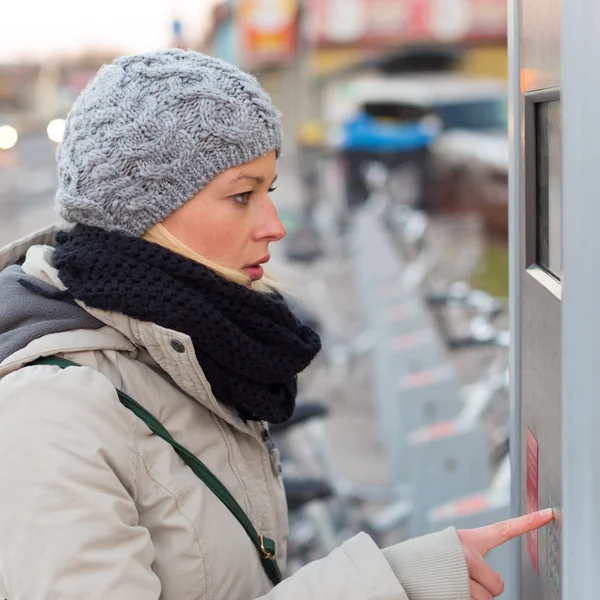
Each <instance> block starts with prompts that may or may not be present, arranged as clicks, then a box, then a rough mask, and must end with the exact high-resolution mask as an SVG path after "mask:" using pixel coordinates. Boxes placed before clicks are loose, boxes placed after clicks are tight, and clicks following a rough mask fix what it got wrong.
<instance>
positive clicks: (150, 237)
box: [142, 223, 282, 294]
mask: <svg viewBox="0 0 600 600" xmlns="http://www.w3.org/2000/svg"><path fill="white" fill-rule="evenodd" d="M142 239H144V240H146V241H147V242H152V243H153V244H158V245H159V246H162V247H163V248H166V249H167V250H171V252H175V253H176V254H179V255H181V256H185V258H189V259H190V260H193V261H195V262H197V263H200V264H201V265H204V266H205V267H207V268H208V269H210V270H211V271H214V272H215V273H216V274H217V275H220V276H221V277H223V278H225V279H227V280H228V281H232V282H234V283H238V284H239V285H243V286H244V287H251V288H252V290H254V291H256V292H261V293H263V294H264V293H269V292H274V291H278V290H280V289H281V287H282V286H281V285H280V283H279V282H278V281H277V280H276V279H275V278H274V277H273V276H272V275H269V274H267V273H266V272H265V274H264V276H263V277H262V279H260V280H258V281H252V280H251V279H250V278H249V277H248V276H247V275H244V273H242V272H241V271H236V270H235V269H229V268H227V267H223V266H222V265H219V264H218V263H216V262H214V261H212V260H208V259H207V258H204V256H202V255H201V254H198V252H196V251H194V250H192V249H191V248H189V247H188V246H186V245H185V244H184V243H183V242H181V241H180V240H178V239H177V238H176V237H175V236H174V235H173V234H172V233H171V232H170V231H169V230H168V229H167V228H166V227H165V226H164V225H163V224H162V223H157V224H156V225H153V226H152V227H151V228H150V229H148V231H146V233H144V235H142Z"/></svg>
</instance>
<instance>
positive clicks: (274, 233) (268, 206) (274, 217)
mask: <svg viewBox="0 0 600 600" xmlns="http://www.w3.org/2000/svg"><path fill="white" fill-rule="evenodd" d="M285 234H286V231H285V227H284V226H283V223H282V222H281V219H280V218H279V215H278V214H277V209H276V208H275V205H274V204H273V203H272V202H271V200H270V199H269V200H266V201H265V206H264V211H263V214H262V218H261V223H260V225H259V227H258V229H257V237H258V238H259V239H263V240H264V239H266V240H268V241H269V242H278V241H279V240H281V239H283V237H284V236H285Z"/></svg>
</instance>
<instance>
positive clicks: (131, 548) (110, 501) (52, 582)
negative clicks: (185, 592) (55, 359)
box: [0, 366, 161, 600]
mask: <svg viewBox="0 0 600 600" xmlns="http://www.w3.org/2000/svg"><path fill="white" fill-rule="evenodd" d="M113 400H114V403H115V404H114V405H113V404H111V402H112V401H113ZM122 411H125V413H127V411H126V409H124V408H122V407H121V405H120V404H119V401H118V397H117V395H116V392H115V390H114V388H113V387H112V386H111V384H110V382H109V381H108V380H107V379H106V378H105V377H104V376H102V375H100V374H99V373H98V374H96V373H94V372H93V371H91V370H90V369H83V368H72V369H67V370H65V371H63V370H61V369H59V368H52V367H46V366H31V367H26V368H23V369H19V370H18V371H16V372H13V373H11V374H9V375H7V376H5V377H4V378H3V379H2V380H1V381H0V532H1V539H2V543H1V544H0V596H2V595H4V596H5V597H7V598H9V599H10V600H58V599H60V600H70V599H73V600H75V599H80V598H86V599H87V600H100V599H102V600H105V599H106V598H111V600H157V599H158V598H159V596H160V591H161V586H160V581H159V579H158V577H157V576H156V574H155V573H154V572H153V571H152V562H153V560H154V548H153V545H152V542H151V539H150V535H149V532H148V531H147V529H145V528H143V527H141V526H140V525H139V524H138V514H137V511H136V507H135V503H134V500H133V498H132V493H133V491H132V489H133V486H132V482H133V479H134V477H135V465H136V462H135V452H134V440H133V435H132V432H131V428H130V426H129V420H128V419H129V414H128V413H127V414H124V413H123V412H122ZM107 440H108V441H110V442H111V443H107Z"/></svg>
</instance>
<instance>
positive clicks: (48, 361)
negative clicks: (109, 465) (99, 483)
mask: <svg viewBox="0 0 600 600" xmlns="http://www.w3.org/2000/svg"><path fill="white" fill-rule="evenodd" d="M29 364H30V365H53V366H56V367H60V368H61V369H66V368H67V367H80V366H81V365H79V364H77V363H75V362H72V361H70V360H66V359H64V358H58V357H56V356H47V357H43V358H39V359H37V360H35V361H33V362H31V363H29ZM117 394H118V395H119V400H120V401H121V404H122V405H123V406H124V407H125V408H128V409H129V410H130V411H131V412H133V413H134V414H135V415H136V416H137V417H139V418H140V419H141V420H142V421H143V422H144V423H145V424H146V425H147V426H148V428H149V429H150V430H151V431H152V432H154V433H155V434H156V435H157V436H159V437H161V438H162V439H163V440H165V442H168V443H169V444H171V446H173V448H174V449H175V452H177V454H179V456H180V457H181V458H182V460H183V462H185V464H186V465H187V466H188V467H190V469H192V471H193V472H194V473H195V475H196V476H197V477H198V478H199V479H201V480H202V481H203V482H204V483H205V484H206V486H207V487H208V488H209V489H210V490H211V492H213V493H214V494H215V496H217V498H218V499H219V500H220V501H221V502H222V503H223V504H224V505H225V506H226V507H227V508H228V509H229V512H231V514H232V515H233V516H234V517H235V518H236V519H237V520H238V521H239V523H240V525H241V526H242V527H243V528H244V530H245V531H246V533H247V534H248V537H249V538H250V540H251V541H252V543H253V544H254V547H255V548H256V550H257V551H258V555H259V557H260V562H261V563H262V566H263V569H264V570H265V573H266V574H267V576H268V577H269V579H270V580H271V581H272V582H273V585H277V584H278V583H279V582H280V581H282V579H283V578H282V576H281V571H280V570H279V566H278V565H277V561H276V560H275V542H274V541H273V540H272V539H270V538H268V537H265V536H264V535H259V534H258V533H257V531H256V529H254V526H253V525H252V523H251V522H250V519H248V517H247V516H246V513H245V512H244V511H243V510H242V508H241V506H240V505H239V504H238V503H237V502H236V500H235V498H234V497H233V496H232V495H231V494H230V493H229V491H228V490H227V488H225V486H224V485H223V484H222V483H221V482H220V481H219V480H218V479H217V477H215V475H214V474H213V473H212V471H211V470H210V469H209V468H208V467H207V466H206V465H205V464H204V463H203V462H202V461H201V460H200V459H198V458H197V457H196V456H195V455H194V454H192V453H191V452H190V451H189V450H188V449H187V448H185V447H184V446H182V445H181V444H179V443H178V442H176V441H175V440H174V439H173V437H172V436H171V434H170V433H169V432H168V431H167V430H166V428H165V427H164V426H163V425H162V423H161V422H160V421H159V420H158V419H157V418H156V417H154V415H152V414H151V413H149V412H148V411H147V410H146V409H145V408H144V407H143V406H142V405H141V404H138V403H137V402H136V401H135V400H134V399H133V398H131V397H130V396H128V395H127V394H125V393H124V392H122V391H121V390H118V389H117Z"/></svg>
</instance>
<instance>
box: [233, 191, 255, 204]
mask: <svg viewBox="0 0 600 600" xmlns="http://www.w3.org/2000/svg"><path fill="white" fill-rule="evenodd" d="M251 195H252V192H243V193H242V194H236V195H235V196H232V198H233V199H234V200H235V201H236V202H237V203H238V204H248V201H249V200H250V196H251Z"/></svg>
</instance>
